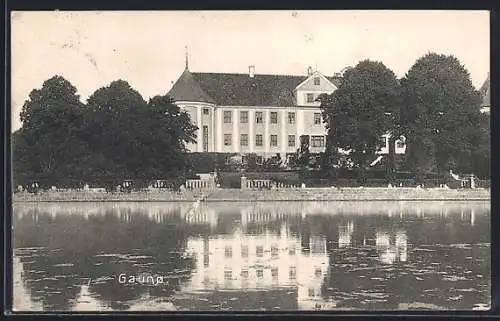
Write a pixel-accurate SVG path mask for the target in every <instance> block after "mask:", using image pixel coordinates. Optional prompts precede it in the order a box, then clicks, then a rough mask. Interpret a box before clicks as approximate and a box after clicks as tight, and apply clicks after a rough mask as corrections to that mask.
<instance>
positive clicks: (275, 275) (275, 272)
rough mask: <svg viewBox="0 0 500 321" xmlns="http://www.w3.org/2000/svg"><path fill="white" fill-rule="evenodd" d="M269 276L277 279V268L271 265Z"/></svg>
mask: <svg viewBox="0 0 500 321" xmlns="http://www.w3.org/2000/svg"><path fill="white" fill-rule="evenodd" d="M271 276H272V278H273V280H277V279H278V268H277V267H273V268H272V269H271Z"/></svg>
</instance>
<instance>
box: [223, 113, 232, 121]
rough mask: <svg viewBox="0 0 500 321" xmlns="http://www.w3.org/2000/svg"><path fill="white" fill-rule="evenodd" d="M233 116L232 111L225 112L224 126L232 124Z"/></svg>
mask: <svg viewBox="0 0 500 321" xmlns="http://www.w3.org/2000/svg"><path fill="white" fill-rule="evenodd" d="M231 116H232V114H231V111H230V110H226V111H224V124H231V118H232V117H231Z"/></svg>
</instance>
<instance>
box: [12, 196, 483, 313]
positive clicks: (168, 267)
mask: <svg viewBox="0 0 500 321" xmlns="http://www.w3.org/2000/svg"><path fill="white" fill-rule="evenodd" d="M489 213H490V209H489V204H487V203H479V202H478V203H474V202H473V203H457V202H455V203H446V202H434V203H415V202H410V203H405V202H395V203H370V202H360V203H348V202H340V203H339V202H337V203H334V202H306V203H231V204H225V203H224V204H222V203H202V204H201V205H198V206H193V204H189V203H90V204H87V203H43V204H36V203H31V204H16V205H15V207H14V222H13V223H14V231H13V236H14V238H13V244H14V251H15V257H14V308H15V310H29V311H32V310H48V311H64V310H74V311H89V310H90V311H105V310H162V311H163V310H231V309H232V310H259V309H265V310H277V309H280V310H296V309H307V310H309V309H398V308H408V307H410V308H412V307H428V308H429V307H431V308H443V307H445V308H452V309H471V308H473V307H474V306H475V305H479V304H487V305H488V304H489V302H490V298H489V287H490V277H489V275H490V266H489V257H490V252H489V250H490V249H489ZM119 275H126V276H127V277H130V276H133V277H137V279H139V277H140V276H145V275H146V276H150V277H152V278H153V277H154V278H155V279H159V278H161V280H162V283H161V284H150V283H147V282H146V283H144V282H142V283H140V282H119Z"/></svg>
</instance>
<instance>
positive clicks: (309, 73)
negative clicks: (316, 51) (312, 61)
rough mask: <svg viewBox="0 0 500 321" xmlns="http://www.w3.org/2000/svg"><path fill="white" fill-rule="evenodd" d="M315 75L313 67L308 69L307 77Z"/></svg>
mask: <svg viewBox="0 0 500 321" xmlns="http://www.w3.org/2000/svg"><path fill="white" fill-rule="evenodd" d="M312 74H313V69H312V67H311V66H309V67H307V75H308V76H311V75H312Z"/></svg>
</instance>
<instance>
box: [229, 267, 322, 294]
mask: <svg viewBox="0 0 500 321" xmlns="http://www.w3.org/2000/svg"><path fill="white" fill-rule="evenodd" d="M255 272H256V274H257V278H259V279H261V278H263V277H264V269H263V268H257V269H256V270H255ZM240 275H241V277H242V278H243V279H248V277H249V273H248V269H246V268H243V269H241V273H240ZM322 275H323V273H322V272H321V268H319V267H316V268H315V269H314V277H315V278H317V279H318V278H321V277H322ZM271 276H272V278H273V280H277V279H278V276H279V269H278V268H277V267H272V268H271ZM232 278H233V270H232V269H231V268H229V267H226V268H225V269H224V279H226V280H231V279H232ZM288 278H289V279H290V280H295V279H296V278H297V268H296V267H295V266H291V267H290V268H289V269H288ZM313 290H314V289H313ZM309 296H314V292H313V293H312V294H311V291H309Z"/></svg>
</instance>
